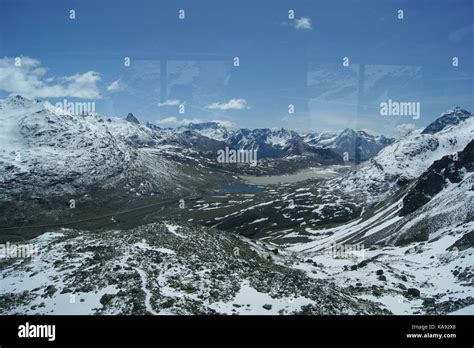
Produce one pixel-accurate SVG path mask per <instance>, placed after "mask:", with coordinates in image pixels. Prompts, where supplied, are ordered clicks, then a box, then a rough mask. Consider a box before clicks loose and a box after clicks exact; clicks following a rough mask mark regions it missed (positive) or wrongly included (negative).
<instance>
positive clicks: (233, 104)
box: [207, 99, 247, 110]
mask: <svg viewBox="0 0 474 348" xmlns="http://www.w3.org/2000/svg"><path fill="white" fill-rule="evenodd" d="M207 108H208V109H210V110H242V109H246V108H247V101H246V100H245V99H230V100H229V101H228V102H227V103H212V104H209V105H208V106H207Z"/></svg>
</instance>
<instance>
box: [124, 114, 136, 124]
mask: <svg viewBox="0 0 474 348" xmlns="http://www.w3.org/2000/svg"><path fill="white" fill-rule="evenodd" d="M125 119H126V120H127V121H128V122H132V123H136V124H140V122H139V121H138V120H137V118H136V117H135V116H133V114H132V113H129V114H128V115H127V117H126V118H125Z"/></svg>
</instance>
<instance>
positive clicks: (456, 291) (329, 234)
mask: <svg viewBox="0 0 474 348" xmlns="http://www.w3.org/2000/svg"><path fill="white" fill-rule="evenodd" d="M455 158H456V159H453V156H451V155H448V156H445V157H443V158H442V159H440V160H438V161H436V162H434V163H433V164H432V165H431V166H430V167H429V168H428V169H427V170H426V171H425V172H424V173H423V174H422V175H421V176H420V177H419V178H418V179H417V180H416V181H414V182H413V183H412V184H410V185H409V186H407V187H406V188H405V189H402V190H401V191H400V192H398V193H396V194H395V195H394V196H392V197H390V198H387V199H386V200H385V201H383V202H381V203H380V204H378V205H377V206H375V207H374V208H373V209H371V210H368V211H366V212H365V213H364V214H363V215H362V216H361V217H360V218H359V219H356V220H354V221H351V222H349V223H346V224H343V225H340V226H336V227H331V228H322V229H307V230H306V232H308V233H309V234H310V236H309V237H308V239H309V240H310V241H309V242H303V243H293V244H290V243H288V244H287V246H286V247H287V251H288V252H292V253H295V252H296V253H298V255H299V257H300V258H304V259H307V260H308V259H309V260H311V264H312V265H314V267H313V266H311V265H299V266H298V268H300V269H306V270H308V271H312V270H315V271H316V270H317V273H318V272H320V271H321V267H320V266H318V265H321V264H323V265H325V268H324V273H325V274H326V276H328V275H329V277H330V279H334V280H335V281H336V282H337V283H338V284H340V285H342V284H350V285H349V286H350V288H351V289H352V290H353V291H355V292H356V293H359V294H360V295H361V298H366V299H367V298H368V299H372V300H380V301H382V302H383V303H384V304H385V305H386V306H387V308H389V309H390V310H391V311H393V312H395V313H399V314H403V313H447V312H452V311H455V310H458V309H459V308H463V307H465V306H469V305H472V304H473V303H474V286H473V280H474V264H473V261H472V260H473V253H474V250H473V248H474V186H473V185H474V140H472V141H471V142H470V143H469V144H468V145H467V146H466V147H465V148H464V149H463V151H461V152H459V153H457V156H456V157H455ZM337 246H339V247H337ZM341 247H342V249H341ZM347 247H349V250H356V251H357V252H353V253H352V254H351V252H349V253H346V254H345V256H344V252H342V253H341V252H339V254H338V252H337V250H339V251H340V250H346V251H347V250H348V249H347ZM338 248H339V249H338ZM344 248H345V249H344ZM341 268H343V269H344V272H342V273H341ZM381 275H383V277H381ZM407 288H408V289H409V288H412V289H415V290H417V291H418V294H420V292H421V295H416V296H412V295H413V294H416V293H417V291H415V290H411V294H410V293H408V292H407ZM395 299H396V301H394V300H395ZM471 311H472V308H471Z"/></svg>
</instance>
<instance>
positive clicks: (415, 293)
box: [407, 288, 420, 297]
mask: <svg viewBox="0 0 474 348" xmlns="http://www.w3.org/2000/svg"><path fill="white" fill-rule="evenodd" d="M407 295H408V296H412V297H420V290H418V289H416V288H409V289H408V290H407Z"/></svg>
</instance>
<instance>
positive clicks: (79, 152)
mask: <svg viewBox="0 0 474 348" xmlns="http://www.w3.org/2000/svg"><path fill="white" fill-rule="evenodd" d="M134 119H135V120H136V118H134V117H133V119H132V118H131V117H128V120H126V119H118V118H104V117H101V116H98V115H94V116H86V117H84V116H74V115H71V114H70V113H68V112H67V111H64V110H62V109H61V108H57V107H54V106H52V105H51V104H49V103H48V102H38V101H31V100H28V99H25V98H22V97H21V96H16V97H12V98H7V99H4V100H1V101H0V123H1V124H2V127H1V128H0V201H7V200H8V198H9V197H12V196H15V195H19V194H22V193H24V194H27V195H28V197H29V198H34V197H45V196H63V195H69V194H80V193H81V192H82V193H83V192H85V191H86V190H87V189H88V188H90V187H92V186H94V185H95V186H97V187H100V188H102V189H107V188H117V187H122V186H124V185H125V186H126V185H137V186H138V185H140V187H142V188H143V189H145V188H147V189H148V190H149V191H150V192H156V191H161V190H162V189H164V188H166V187H169V184H170V183H171V182H173V183H174V184H175V185H178V186H179V182H180V179H179V178H180V176H179V175H178V172H179V169H178V167H179V165H178V164H177V163H175V162H174V161H171V160H169V159H167V158H166V156H165V155H166V153H167V151H168V149H169V147H170V146H168V145H162V144H163V143H164V142H166V141H165V140H164V138H165V139H166V137H167V135H166V134H161V133H157V132H156V131H153V130H151V129H150V128H148V127H145V126H143V125H140V124H138V123H136V122H135V121H134Z"/></svg>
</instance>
